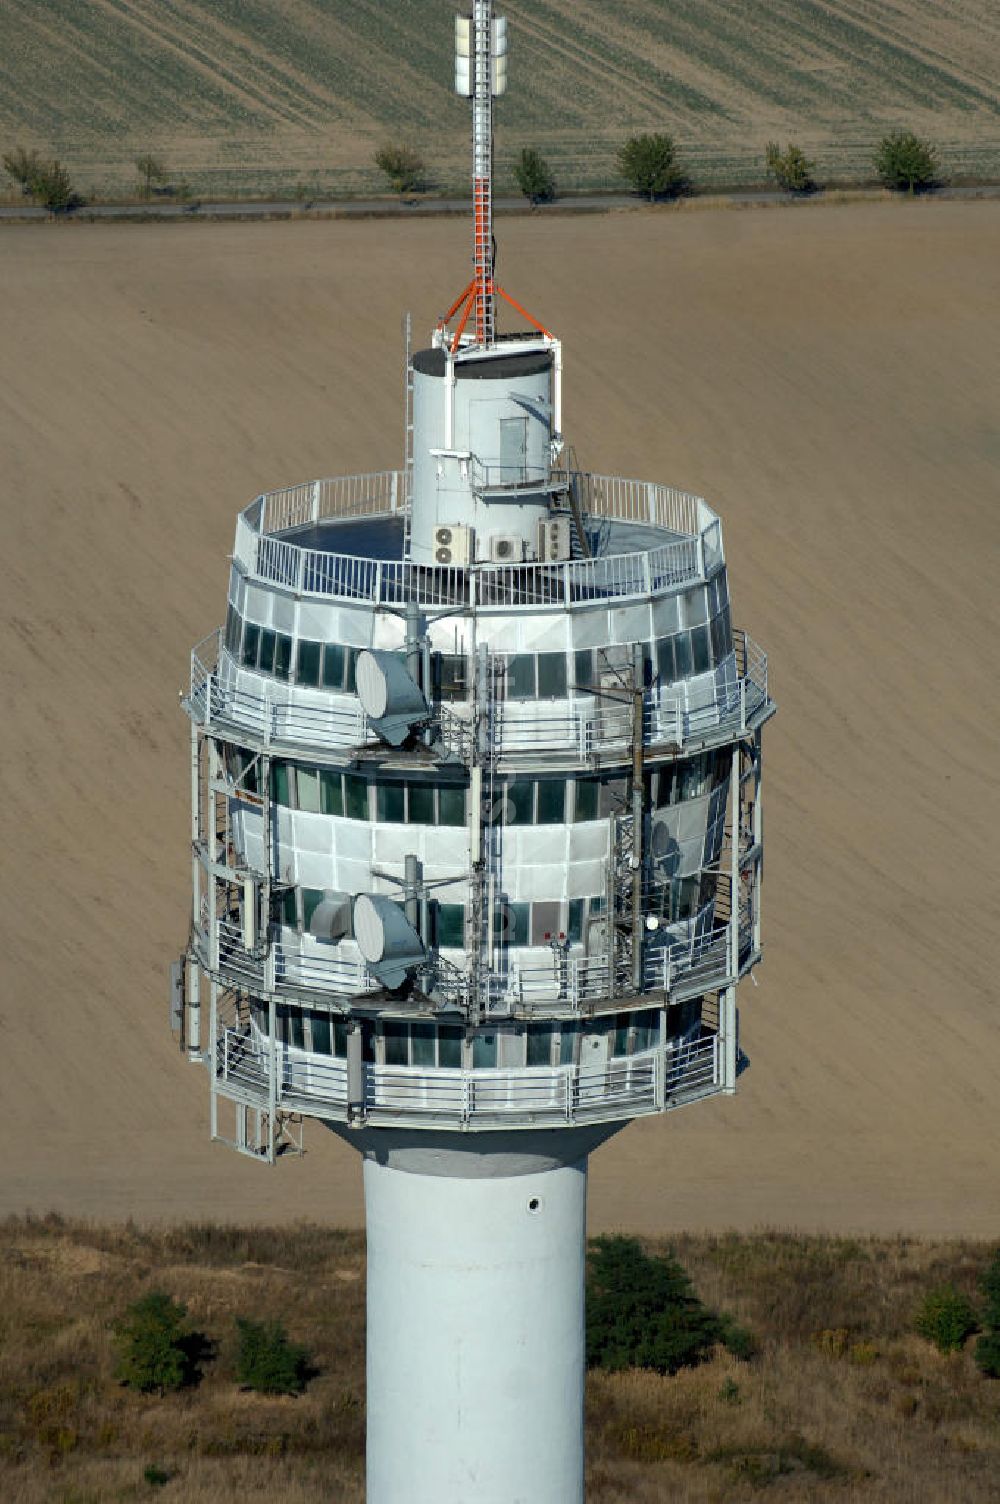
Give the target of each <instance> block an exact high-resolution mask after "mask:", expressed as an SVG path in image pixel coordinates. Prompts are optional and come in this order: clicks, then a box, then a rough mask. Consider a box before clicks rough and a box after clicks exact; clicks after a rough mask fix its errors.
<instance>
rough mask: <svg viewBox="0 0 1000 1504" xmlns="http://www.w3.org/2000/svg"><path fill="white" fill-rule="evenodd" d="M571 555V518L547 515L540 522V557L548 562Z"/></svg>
mask: <svg viewBox="0 0 1000 1504" xmlns="http://www.w3.org/2000/svg"><path fill="white" fill-rule="evenodd" d="M569 556H570V543H569V518H568V517H547V518H546V519H545V521H544V522H540V523H539V524H538V557H539V558H540V559H542V560H544V561H546V562H548V563H555V562H556V561H557V560H559V559H568V558H569Z"/></svg>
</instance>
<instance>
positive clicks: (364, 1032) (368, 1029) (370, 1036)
mask: <svg viewBox="0 0 1000 1504" xmlns="http://www.w3.org/2000/svg"><path fill="white" fill-rule="evenodd" d="M361 1058H362V1060H363V1061H365V1063H366V1064H367V1065H374V1064H375V1025H374V1024H371V1023H368V1022H365V1023H363V1024H362V1025H361Z"/></svg>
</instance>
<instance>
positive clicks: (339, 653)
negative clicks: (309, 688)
mask: <svg viewBox="0 0 1000 1504" xmlns="http://www.w3.org/2000/svg"><path fill="white" fill-rule="evenodd" d="M343 687H344V649H343V648H342V647H341V646H340V644H339V643H337V642H328V643H327V645H326V647H325V648H324V649H323V688H324V689H343Z"/></svg>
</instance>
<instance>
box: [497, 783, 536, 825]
mask: <svg viewBox="0 0 1000 1504" xmlns="http://www.w3.org/2000/svg"><path fill="white" fill-rule="evenodd" d="M505 802H506V809H505V811H504V819H505V821H506V823H507V824H508V825H534V823H535V812H534V808H533V806H534V802H535V785H534V783H528V782H527V781H526V782H524V783H508V785H507V789H506V801H505Z"/></svg>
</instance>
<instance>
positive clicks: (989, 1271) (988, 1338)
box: [976, 1248, 1000, 1379]
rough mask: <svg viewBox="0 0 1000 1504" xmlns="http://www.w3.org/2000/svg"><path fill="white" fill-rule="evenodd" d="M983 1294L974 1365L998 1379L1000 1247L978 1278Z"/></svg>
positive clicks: (999, 1368) (999, 1349)
mask: <svg viewBox="0 0 1000 1504" xmlns="http://www.w3.org/2000/svg"><path fill="white" fill-rule="evenodd" d="M979 1289H980V1293H981V1294H982V1296H983V1301H984V1304H983V1310H982V1325H983V1335H982V1336H981V1337H980V1338H979V1340H978V1342H977V1343H976V1366H977V1368H978V1369H979V1371H980V1373H983V1374H985V1375H986V1377H987V1378H990V1379H1000V1248H998V1249H997V1251H996V1252H995V1253H994V1255H993V1258H992V1259H991V1261H990V1263H989V1264H988V1265H987V1267H986V1269H985V1270H984V1271H983V1273H982V1275H981V1276H980V1280H979Z"/></svg>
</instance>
